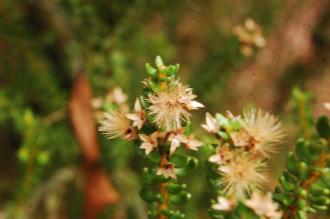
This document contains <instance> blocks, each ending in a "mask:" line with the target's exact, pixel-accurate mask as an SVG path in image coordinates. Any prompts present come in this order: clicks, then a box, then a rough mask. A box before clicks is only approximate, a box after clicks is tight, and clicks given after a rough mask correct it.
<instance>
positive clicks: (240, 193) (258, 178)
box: [218, 151, 266, 199]
mask: <svg viewBox="0 0 330 219" xmlns="http://www.w3.org/2000/svg"><path fill="white" fill-rule="evenodd" d="M232 153H233V156H232V159H231V160H230V161H228V162H227V163H225V164H222V165H220V166H219V168H218V170H219V172H220V174H221V176H222V178H221V183H222V185H223V186H224V191H225V192H226V193H227V195H228V196H231V197H235V198H238V199H242V198H244V197H245V196H246V193H248V194H250V193H251V192H252V191H254V190H255V189H260V187H261V186H262V184H263V183H264V182H265V181H266V177H265V171H264V170H265V167H266V164H265V163H264V162H260V161H258V160H255V159H252V158H251V157H250V156H249V154H247V153H245V152H243V151H236V152H232Z"/></svg>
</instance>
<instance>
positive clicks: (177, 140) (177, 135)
mask: <svg viewBox="0 0 330 219" xmlns="http://www.w3.org/2000/svg"><path fill="white" fill-rule="evenodd" d="M184 138H185V136H184V135H183V129H179V130H177V131H175V132H172V133H171V134H170V135H169V136H168V141H170V142H171V146H170V153H171V154H172V153H173V152H174V151H175V150H176V149H177V148H178V147H180V144H181V143H183V140H184Z"/></svg>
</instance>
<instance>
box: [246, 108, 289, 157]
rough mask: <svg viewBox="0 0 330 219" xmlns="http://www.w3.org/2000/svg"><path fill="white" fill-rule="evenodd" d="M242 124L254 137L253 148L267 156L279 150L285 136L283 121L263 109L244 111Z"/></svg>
mask: <svg viewBox="0 0 330 219" xmlns="http://www.w3.org/2000/svg"><path fill="white" fill-rule="evenodd" d="M242 125H243V127H244V129H245V130H246V131H247V133H248V134H249V135H251V137H252V141H251V143H252V145H251V148H252V149H253V150H254V151H256V152H260V153H261V154H262V155H263V156H265V157H269V155H270V154H271V153H275V152H277V151H278V145H279V144H280V143H282V142H283V140H284V137H285V134H284V131H283V129H282V124H281V122H280V121H279V120H278V119H277V118H276V117H274V116H273V115H271V114H270V113H268V112H265V111H263V110H261V109H258V110H256V109H254V108H252V109H250V110H246V111H245V112H243V119H242Z"/></svg>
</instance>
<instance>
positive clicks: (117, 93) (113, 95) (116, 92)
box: [106, 87, 127, 105]
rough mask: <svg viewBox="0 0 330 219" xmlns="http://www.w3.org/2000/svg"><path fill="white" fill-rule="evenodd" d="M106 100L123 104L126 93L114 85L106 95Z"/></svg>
mask: <svg viewBox="0 0 330 219" xmlns="http://www.w3.org/2000/svg"><path fill="white" fill-rule="evenodd" d="M106 98H107V100H108V101H110V102H114V103H117V104H119V105H120V104H123V103H125V102H126V101H127V95H126V94H125V93H124V92H123V90H122V89H121V88H120V87H115V88H114V89H113V90H112V92H110V93H109V94H108V95H107V97H106Z"/></svg>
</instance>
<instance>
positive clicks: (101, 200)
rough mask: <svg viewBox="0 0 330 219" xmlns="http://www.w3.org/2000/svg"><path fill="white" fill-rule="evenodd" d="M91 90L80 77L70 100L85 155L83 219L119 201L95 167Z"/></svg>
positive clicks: (96, 144) (78, 138)
mask: <svg viewBox="0 0 330 219" xmlns="http://www.w3.org/2000/svg"><path fill="white" fill-rule="evenodd" d="M91 98H92V94H91V89H90V86H89V83H88V81H87V79H86V78H85V76H84V75H83V74H78V75H77V76H76V79H75V80H74V84H73V88H72V93H71V99H70V106H69V109H70V110H69V111H70V118H71V121H72V125H73V129H74V132H75V135H76V138H77V140H78V142H79V145H80V147H81V150H82V152H83V155H84V159H85V164H84V172H85V177H86V179H85V180H86V182H85V208H84V210H85V214H84V218H85V219H93V218H96V216H97V214H98V213H99V212H100V210H101V209H102V208H104V207H105V206H106V205H108V204H112V203H115V202H117V201H118V198H119V196H118V194H117V192H116V191H115V190H114V188H113V186H112V184H111V182H110V180H109V179H108V177H107V175H106V173H105V171H103V170H102V168H101V167H100V166H99V165H97V160H98V158H99V145H98V142H97V137H96V124H95V120H94V116H93V110H92V106H91V104H90V103H91Z"/></svg>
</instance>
